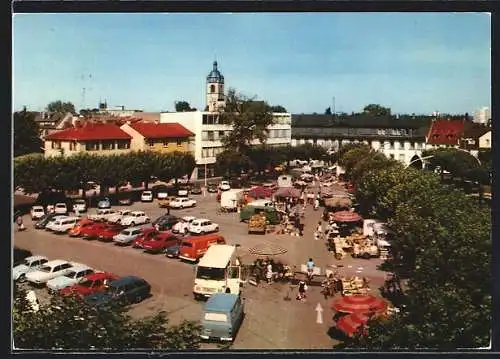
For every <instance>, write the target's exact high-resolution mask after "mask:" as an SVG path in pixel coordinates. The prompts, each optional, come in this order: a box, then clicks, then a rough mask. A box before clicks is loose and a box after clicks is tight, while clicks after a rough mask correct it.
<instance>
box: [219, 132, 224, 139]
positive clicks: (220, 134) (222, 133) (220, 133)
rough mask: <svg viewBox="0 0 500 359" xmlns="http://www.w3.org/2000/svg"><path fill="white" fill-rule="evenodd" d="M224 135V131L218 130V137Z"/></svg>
mask: <svg viewBox="0 0 500 359" xmlns="http://www.w3.org/2000/svg"><path fill="white" fill-rule="evenodd" d="M222 137H224V131H219V139H220V138H222Z"/></svg>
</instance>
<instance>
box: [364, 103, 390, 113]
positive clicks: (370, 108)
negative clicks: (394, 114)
mask: <svg viewBox="0 0 500 359" xmlns="http://www.w3.org/2000/svg"><path fill="white" fill-rule="evenodd" d="M363 113H365V114H369V115H372V116H390V115H391V109H390V108H388V107H384V106H381V105H377V104H373V103H372V104H369V105H366V106H365V107H364V108H363Z"/></svg>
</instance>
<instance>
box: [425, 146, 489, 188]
mask: <svg viewBox="0 0 500 359" xmlns="http://www.w3.org/2000/svg"><path fill="white" fill-rule="evenodd" d="M422 156H423V157H425V156H433V157H431V158H429V159H428V166H427V168H428V169H430V170H434V169H436V168H437V167H440V170H441V175H442V174H443V171H444V170H446V171H449V172H450V173H451V174H452V175H453V176H455V177H460V178H461V179H462V180H464V179H466V178H467V175H468V174H469V173H471V171H472V170H475V169H477V168H479V167H480V164H479V162H478V160H477V158H476V157H474V156H473V155H471V154H470V153H468V152H466V151H460V150H457V149H454V148H440V149H436V150H430V151H424V152H423V153H422Z"/></svg>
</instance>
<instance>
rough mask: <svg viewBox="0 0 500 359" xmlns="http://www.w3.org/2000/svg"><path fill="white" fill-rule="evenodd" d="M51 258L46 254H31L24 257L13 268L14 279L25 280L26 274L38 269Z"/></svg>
mask: <svg viewBox="0 0 500 359" xmlns="http://www.w3.org/2000/svg"><path fill="white" fill-rule="evenodd" d="M48 261H49V260H48V259H47V257H44V256H30V257H27V258H24V259H23V260H22V261H21V262H20V263H19V264H17V265H16V266H15V267H14V268H12V279H13V280H15V281H17V280H18V281H21V282H22V281H24V280H25V279H26V274H27V273H30V272H34V271H36V270H38V269H39V268H40V267H41V266H42V265H44V264H45V263H47V262H48Z"/></svg>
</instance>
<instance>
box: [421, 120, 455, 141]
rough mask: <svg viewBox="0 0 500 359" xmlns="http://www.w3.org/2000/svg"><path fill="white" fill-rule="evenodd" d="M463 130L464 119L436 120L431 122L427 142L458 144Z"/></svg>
mask: <svg viewBox="0 0 500 359" xmlns="http://www.w3.org/2000/svg"><path fill="white" fill-rule="evenodd" d="M463 132H464V120H436V121H434V122H433V123H432V124H431V127H430V129H429V133H428V134H427V142H428V143H429V144H431V145H458V141H459V140H460V138H461V137H462V134H463Z"/></svg>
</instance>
